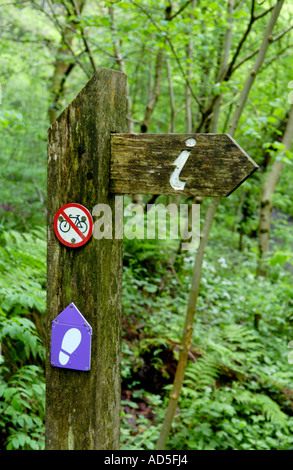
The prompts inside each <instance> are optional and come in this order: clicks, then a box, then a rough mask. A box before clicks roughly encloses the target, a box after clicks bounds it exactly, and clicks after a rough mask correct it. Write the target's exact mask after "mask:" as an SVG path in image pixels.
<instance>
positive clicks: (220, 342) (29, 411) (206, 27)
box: [0, 0, 293, 450]
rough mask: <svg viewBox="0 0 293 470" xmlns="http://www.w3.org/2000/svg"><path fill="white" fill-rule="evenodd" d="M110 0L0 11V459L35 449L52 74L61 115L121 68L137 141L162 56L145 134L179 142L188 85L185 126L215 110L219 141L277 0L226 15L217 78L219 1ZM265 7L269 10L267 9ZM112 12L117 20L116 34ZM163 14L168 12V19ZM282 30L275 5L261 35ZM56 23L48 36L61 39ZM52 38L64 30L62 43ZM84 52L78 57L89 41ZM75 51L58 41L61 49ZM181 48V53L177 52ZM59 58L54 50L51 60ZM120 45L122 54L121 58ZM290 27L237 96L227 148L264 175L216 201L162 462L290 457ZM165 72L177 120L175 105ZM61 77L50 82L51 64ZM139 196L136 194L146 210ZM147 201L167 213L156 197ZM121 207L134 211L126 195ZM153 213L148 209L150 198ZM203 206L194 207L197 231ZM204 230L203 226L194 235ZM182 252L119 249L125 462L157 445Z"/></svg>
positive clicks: (175, 335) (157, 247) (186, 256)
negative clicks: (276, 168)
mask: <svg viewBox="0 0 293 470" xmlns="http://www.w3.org/2000/svg"><path fill="white" fill-rule="evenodd" d="M192 3H193V2H184V1H181V0H174V1H172V2H158V1H155V0H150V1H147V2H146V1H145V2H141V1H139V0H138V1H136V2H132V1H131V2H130V1H129V0H123V1H120V2H92V1H91V0H88V1H87V2H85V7H84V8H83V10H82V12H81V14H80V15H79V14H76V12H74V10H73V8H72V5H73V3H72V2H61V1H57V2H50V3H47V2H31V1H28V2H21V3H19V2H18V3H16V4H13V3H11V2H8V3H7V2H6V3H5V2H4V4H3V5H2V6H1V26H2V34H1V43H0V160H1V165H0V345H1V351H0V353H1V354H0V358H1V361H0V449H8V450H13V449H26V450H28V449H33V450H37V449H43V448H44V388H45V385H44V383H45V381H44V356H45V351H44V345H43V339H44V336H45V334H44V333H45V332H44V318H45V311H46V297H45V288H46V242H45V238H46V234H45V223H46V221H45V219H46V131H47V128H48V127H49V124H50V123H49V115H48V109H49V108H51V106H52V104H53V103H52V99H53V98H52V94H54V93H53V88H54V80H52V79H54V78H55V79H56V78H61V80H62V87H61V89H60V90H59V91H60V96H59V102H58V103H57V111H58V112H59V111H61V110H62V109H63V108H64V107H65V106H66V105H67V104H68V103H69V102H70V101H71V99H73V98H74V97H75V96H76V92H77V91H78V90H80V89H81V88H82V87H83V85H84V84H85V83H86V81H87V80H88V77H89V76H90V75H91V74H92V73H93V68H92V67H91V60H90V59H91V57H90V56H89V54H88V48H90V51H91V54H92V57H94V59H95V62H96V64H97V65H98V66H99V67H100V66H102V67H103V66H104V67H108V68H113V69H116V70H118V69H119V70H120V69H121V64H122V61H124V65H125V68H126V72H127V76H128V84H129V90H130V98H131V99H130V101H131V109H130V110H129V112H130V113H131V118H132V124H133V126H134V132H140V131H141V123H142V121H143V119H144V116H145V112H146V109H147V106H148V103H149V102H151V100H150V97H151V91H152V89H153V86H154V82H155V79H156V58H157V54H158V51H163V53H164V61H163V69H162V71H161V72H162V74H161V82H160V90H159V96H158V101H157V105H156V106H155V108H154V109H153V112H152V118H151V122H150V123H149V127H148V131H149V132H154V133H164V132H170V129H171V126H170V122H171V117H172V116H173V115H174V129H173V131H174V132H176V133H185V132H186V108H187V105H186V103H187V102H186V92H187V89H188V87H187V86H186V79H187V78H188V81H189V84H190V86H191V87H192V104H191V112H192V120H193V122H192V128H193V129H195V128H196V127H197V126H198V124H199V122H200V121H201V119H202V118H203V114H206V116H205V117H206V118H207V120H206V121H205V123H204V125H203V126H202V128H201V129H200V132H210V130H211V118H212V117H213V115H214V108H210V109H209V108H208V107H209V104H210V102H211V100H213V99H215V98H216V97H218V96H220V97H221V109H220V117H219V123H218V131H219V132H228V128H229V127H228V126H229V122H230V118H231V116H232V114H233V112H234V109H235V107H236V106H237V100H238V97H239V95H240V92H241V90H242V87H243V83H244V81H245V79H246V77H247V75H248V73H250V71H251V66H252V64H253V61H254V58H255V56H251V57H250V58H249V55H250V54H251V53H253V52H254V51H257V49H258V48H259V46H260V43H261V39H262V35H263V31H264V29H265V26H266V24H267V22H268V19H269V16H270V12H269V13H268V14H265V13H266V9H269V8H270V7H271V6H272V5H273V3H274V2H261V3H258V2H255V12H254V14H255V17H258V16H259V18H258V19H257V20H255V21H254V22H253V25H252V28H251V30H250V32H249V34H247V36H246V38H245V41H244V43H243V47H240V49H238V48H239V46H240V45H241V41H242V39H243V38H244V37H245V35H246V31H247V26H248V24H249V22H250V19H251V16H250V15H251V5H250V3H249V2H237V5H238V7H237V8H236V9H235V11H234V13H233V23H232V27H233V32H232V33H233V34H232V44H231V50H230V53H229V60H231V59H232V57H234V56H235V54H237V50H239V55H238V56H237V58H236V61H235V63H234V66H235V71H233V73H232V75H231V77H229V79H228V80H225V81H221V80H220V79H219V65H220V62H221V59H222V58H223V54H224V40H225V37H226V32H227V27H229V25H230V22H229V15H228V11H227V8H226V6H227V5H226V3H227V2H210V1H207V0H202V1H201V2H197V4H196V8H193V7H192ZM267 3H269V5H267ZM108 7H112V8H113V12H114V20H115V21H114V24H113V21H112V18H111V16H110V14H109V10H108ZM168 8H169V10H170V11H169V10H168ZM291 23H292V8H291V7H290V6H289V5H287V7H285V8H283V10H282V13H281V15H280V17H279V20H278V25H277V27H276V30H275V31H274V34H273V37H274V39H275V38H276V36H277V35H278V34H282V32H284V31H286V29H287V28H288V25H290V24H291ZM60 28H61V29H60ZM62 28H65V29H66V28H67V29H68V30H70V34H72V42H70V49H71V50H69V52H68V44H67V45H66V44H64V42H63V44H62V41H63V40H64V35H63V33H62ZM84 38H86V39H87V44H85V42H84ZM70 41H71V37H70ZM191 42H192V50H193V56H192V57H189V56H188V51H190V49H189V45H190V44H191ZM60 46H61V47H60ZM117 47H118V49H119V52H120V56H119V60H118V57H117V50H116V48H117ZM291 50H292V31H291V32H290V30H288V31H287V33H286V34H284V35H282V37H281V38H280V39H279V40H276V41H272V42H271V43H270V46H269V49H268V52H267V55H266V59H265V62H264V64H263V66H262V69H261V71H260V73H259V74H258V76H257V77H256V80H255V82H254V86H253V88H252V89H251V92H250V94H249V99H248V102H247V104H246V107H245V109H244V112H243V115H242V116H241V119H240V122H239V126H238V129H237V133H236V140H237V142H239V144H240V145H241V146H242V147H243V148H244V149H245V150H246V151H247V152H248V154H249V155H251V156H252V158H253V159H254V160H255V161H256V162H257V163H258V164H259V165H260V170H259V171H258V172H256V173H255V174H254V175H253V176H252V177H251V178H249V179H248V180H247V181H246V182H245V183H244V184H243V185H242V186H241V187H240V188H238V190H237V191H235V193H233V194H232V195H231V196H230V197H229V198H227V199H225V200H223V201H222V202H221V204H220V206H219V209H218V211H217V214H216V219H215V222H214V225H213V230H212V233H211V235H210V238H209V243H208V248H207V252H206V255H205V260H204V264H203V271H202V279H201V288H200V294H199V298H198V301H197V312H196V319H195V324H194V333H193V338H192V346H191V350H190V354H189V361H188V368H187V371H186V376H185V381H184V385H183V390H182V394H181V397H180V401H179V406H178V409H177V411H176V417H175V420H174V423H173V427H172V431H171V435H170V438H169V441H168V448H169V449H205V450H207V449H235V450H236V449H239V450H240V449H241V450H243V449H244V450H246V449H261V450H267V449H284V450H285V449H286V450H291V449H293V443H292V437H291V436H292V431H293V421H292V419H293V418H292V416H293V413H292V400H293V386H292V383H293V381H292V379H293V377H292V375H293V374H292V364H290V363H289V362H288V344H289V342H290V341H292V338H293V287H292V243H293V234H292V216H293V201H292V176H293V167H292V152H291V151H288V150H285V149H284V146H283V144H282V143H281V139H282V136H283V134H284V127H285V124H286V115H287V113H288V109H289V103H288V98H289V93H290V90H291V88H290V86H289V87H288V84H289V83H290V81H292V76H293V75H292V73H293V67H292V57H291V56H292V54H291V53H290V51H291ZM167 58H168V59H169V65H170V69H171V76H172V89H173V92H174V101H175V103H174V109H171V106H170V102H171V100H170V83H169V81H168V75H167V71H166V59H167ZM60 61H61V62H62V61H65V62H68V64H71V65H72V69H70V71H69V72H68V70H67V72H68V73H65V74H64V75H63V76H62V77H60V76H59V77H56V76H54V71H55V69H54V66H55V64H56V63H59V62H60ZM276 159H277V160H281V161H283V162H284V168H285V171H283V172H282V174H281V178H280V180H279V182H278V186H277V189H276V191H275V194H274V199H273V204H274V210H273V213H272V230H271V234H270V235H271V236H270V240H271V243H270V251H269V253H268V263H269V267H270V269H269V276H268V277H267V278H266V279H265V278H257V277H256V275H255V273H256V266H257V257H258V248H257V236H258V223H259V221H258V218H259V201H260V197H261V192H262V185H263V182H264V179H265V177H266V174H267V171H268V170H269V169H270V167H271V165H272V163H273V162H274V161H275V160H276ZM148 198H149V196H144V201H143V202H144V204H145V203H146V202H147V200H148ZM160 198H161V199H160V200H163V201H164V202H166V199H164V198H165V196H161V197H160ZM125 199H126V200H128V199H129V198H125ZM158 200H159V199H158ZM208 202H209V201H207V200H205V201H203V202H202V204H201V220H202V223H203V218H204V215H205V213H206V209H207V205H208ZM201 226H202V225H201ZM178 248H179V242H178V241H175V242H173V241H169V240H157V239H155V240H146V239H145V240H138V239H136V238H134V239H133V240H128V239H125V240H124V276H123V341H122V352H123V361H122V385H123V393H124V395H123V400H122V434H121V447H122V448H123V449H154V448H155V443H156V441H157V438H158V436H159V431H160V426H161V423H162V421H163V417H164V411H165V407H166V405H167V400H168V395H169V391H170V387H171V384H172V382H173V378H174V372H175V370H176V364H177V360H178V356H179V350H180V341H181V335H182V329H183V326H184V316H185V312H186V306H187V302H188V294H189V290H190V280H191V276H192V269H193V263H194V254H191V253H188V252H187V253H180V254H178Z"/></svg>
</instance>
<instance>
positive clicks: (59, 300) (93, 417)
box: [45, 69, 127, 450]
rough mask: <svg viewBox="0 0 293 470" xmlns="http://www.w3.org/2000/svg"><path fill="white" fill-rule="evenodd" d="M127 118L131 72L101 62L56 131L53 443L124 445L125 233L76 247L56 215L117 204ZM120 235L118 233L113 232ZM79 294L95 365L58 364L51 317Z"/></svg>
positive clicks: (51, 166)
mask: <svg viewBox="0 0 293 470" xmlns="http://www.w3.org/2000/svg"><path fill="white" fill-rule="evenodd" d="M126 128H127V126H126V75H124V74H122V73H120V72H114V71H112V70H108V69H99V70H98V71H97V72H96V73H95V75H94V76H93V77H92V78H91V80H90V81H89V82H88V83H87V84H86V86H85V87H84V88H83V89H82V90H81V92H80V93H79V94H78V95H77V96H76V98H75V99H74V100H73V101H72V103H71V104H70V105H69V106H68V107H67V108H66V109H65V110H64V111H63V112H62V114H61V115H60V116H59V117H58V119H57V120H56V122H55V123H54V124H53V125H52V126H51V127H50V129H49V131H48V255H47V257H48V259H47V266H48V267H47V315H48V323H47V360H46V384H47V385H46V423H45V424H46V449H48V450H93V449H99V450H100V449H101V450H102V449H111V450H112V449H118V448H119V432H120V400H121V390H120V359H121V289H122V287H121V286H122V240H115V239H112V240H105V239H102V240H96V239H95V238H94V237H92V238H91V240H90V241H89V242H88V243H87V244H86V245H84V246H82V247H80V248H75V249H72V248H68V247H66V246H64V245H62V244H61V243H60V242H59V241H58V239H57V238H56V236H55V233H54V230H53V219H54V216H55V214H56V212H57V211H58V209H59V208H60V207H61V206H63V205H64V204H66V203H69V202H76V203H80V204H82V205H84V206H85V207H87V208H88V210H89V211H90V212H91V213H92V210H93V207H94V206H95V205H96V204H99V203H104V204H109V205H110V207H112V208H113V207H114V196H113V195H112V194H110V192H109V167H110V134H111V133H112V132H123V131H125V130H126ZM113 238H114V237H113ZM70 302H74V303H75V305H76V306H77V308H78V309H79V310H80V311H81V313H82V314H83V316H84V317H85V318H86V320H87V321H88V322H89V324H90V325H91V326H92V329H93V334H92V357H91V370H90V371H89V372H81V371H74V370H69V369H58V368H54V367H52V366H51V364H50V337H51V322H52V320H53V319H54V318H55V317H56V316H57V315H58V314H59V313H60V312H61V311H62V310H63V309H64V308H65V307H67V305H68V304H69V303H70Z"/></svg>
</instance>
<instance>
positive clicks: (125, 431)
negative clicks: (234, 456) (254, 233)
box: [0, 230, 293, 450]
mask: <svg viewBox="0 0 293 470" xmlns="http://www.w3.org/2000/svg"><path fill="white" fill-rule="evenodd" d="M218 232H219V231H217V230H215V231H214V233H215V235H212V236H211V240H210V243H209V245H208V250H207V253H206V258H205V261H204V266H203V272H202V282H201V289H200V296H199V299H198V304H197V313H196V317H195V325H194V333H193V340H192V347H191V350H190V353H189V362H188V368H187V371H186V375H185V381H184V386H183V389H182V393H181V397H180V400H179V406H178V408H177V410H176V415H175V419H174V422H173V426H172V429H171V433H170V436H169V440H168V444H167V448H168V449H174V450H177V449H178V450H179V449H185V450H187V449H205V450H207V449H219V450H224V449H235V450H236V449H287V450H288V449H293V438H292V435H293V434H292V431H293V369H292V365H291V364H290V363H289V361H288V353H289V352H290V350H289V349H288V344H289V342H290V341H291V340H292V338H293V331H292V320H293V286H292V283H291V271H290V266H288V265H287V264H286V263H287V257H285V258H284V257H281V258H280V257H279V258H278V260H277V261H276V257H275V256H273V257H272V260H273V262H272V263H271V269H270V275H269V277H268V278H267V279H264V278H257V277H256V276H255V271H256V252H255V248H254V244H253V243H254V242H253V240H252V241H250V243H251V246H249V249H248V250H247V251H244V252H240V251H238V249H237V243H233V237H232V241H231V236H230V235H229V236H228V234H226V243H223V242H222V240H221V241H220V239H219V238H218V235H217V234H218ZM39 234H40V231H38V232H35V233H31V234H23V235H20V234H19V233H17V232H13V231H12V232H7V233H6V235H5V236H4V235H3V236H2V238H1V243H0V301H1V310H0V323H1V325H0V343H1V348H2V350H1V363H0V427H1V440H0V448H1V449H43V448H44V401H45V380H44V346H43V343H42V337H43V321H42V320H43V318H44V312H45V287H46V259H45V258H46V244H45V232H43V233H42V232H41V236H40V235H39ZM222 235H223V234H222ZM193 261H194V254H191V253H185V254H184V255H180V256H179V258H177V259H175V250H174V246H171V245H169V244H168V242H160V243H158V242H157V241H156V240H154V241H137V240H136V241H135V242H131V244H130V242H129V241H125V248H124V277H123V322H122V326H123V340H122V352H123V360H122V397H121V399H122V416H121V448H122V449H124V450H127V449H154V447H155V443H156V441H157V439H158V436H159V432H160V426H161V423H162V421H163V417H164V411H165V409H166V406H167V403H168V395H169V393H170V389H171V386H172V383H173V379H174V374H175V371H176V365H177V361H178V357H179V351H180V341H181V334H182V329H183V324H184V316H185V311H186V305H187V300H188V293H189V289H190V279H191V274H192V269H193Z"/></svg>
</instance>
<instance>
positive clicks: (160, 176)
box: [110, 134, 258, 197]
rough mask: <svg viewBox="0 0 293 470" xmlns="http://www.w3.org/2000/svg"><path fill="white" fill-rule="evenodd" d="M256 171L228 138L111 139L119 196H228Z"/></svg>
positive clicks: (126, 136)
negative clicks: (139, 194)
mask: <svg viewBox="0 0 293 470" xmlns="http://www.w3.org/2000/svg"><path fill="white" fill-rule="evenodd" d="M257 169H258V165H257V164H256V163H255V162H254V161H253V160H252V158H250V156H249V155H247V153H246V152H245V151H244V150H243V149H242V148H241V147H240V146H239V145H238V144H237V142H235V140H234V139H233V138H232V137H231V136H230V135H229V134H112V135H111V170H110V189H111V192H113V193H119V194H138V193H141V194H188V195H193V196H216V197H217V196H219V197H223V196H229V194H231V193H232V192H233V191H234V190H235V189H236V188H237V187H238V186H239V185H240V184H241V183H243V182H244V181H245V180H246V178H248V177H249V176H250V175H251V174H252V173H253V172H254V171H256V170H257Z"/></svg>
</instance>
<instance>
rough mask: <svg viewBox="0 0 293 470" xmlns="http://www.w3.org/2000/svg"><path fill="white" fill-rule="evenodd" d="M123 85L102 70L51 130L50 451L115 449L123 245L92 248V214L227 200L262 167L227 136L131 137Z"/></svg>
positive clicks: (108, 241) (120, 77)
mask: <svg viewBox="0 0 293 470" xmlns="http://www.w3.org/2000/svg"><path fill="white" fill-rule="evenodd" d="M126 85H127V84H126V75H125V74H123V73H120V72H116V71H113V70H108V69H104V68H101V69H99V70H98V71H97V72H96V73H95V74H94V76H93V77H92V78H91V79H90V80H89V82H88V83H87V84H86V85H85V87H84V88H83V89H82V90H81V91H80V93H79V94H78V95H77V96H76V98H75V99H74V100H73V101H72V102H71V103H70V104H69V106H68V107H67V108H66V109H65V110H64V111H63V112H62V113H61V115H60V116H59V117H58V118H57V120H56V122H55V123H54V124H52V126H51V127H50V129H49V131H48V191H47V194H48V204H47V208H48V221H47V223H48V255H47V261H48V262H47V312H48V331H50V334H48V339H47V348H46V350H47V360H46V449H48V450H94V449H95V450H115V449H119V435H120V400H121V377H120V362H121V293H122V245H123V241H122V239H121V238H119V239H116V238H115V236H114V233H113V236H112V238H111V237H109V236H107V237H105V238H102V239H94V240H91V243H87V241H88V240H89V238H90V237H91V235H92V225H91V217H90V214H89V212H90V211H91V210H93V208H94V207H95V206H96V205H98V204H102V205H107V206H108V207H109V208H110V210H111V213H114V212H115V211H114V208H115V194H125V193H126V194H127V193H128V194H135V193H141V194H158V195H159V194H176V195H183V194H187V195H193V196H204V197H215V196H217V197H219V196H220V197H222V196H228V195H229V194H231V193H232V192H233V191H234V190H235V189H236V188H237V187H238V186H239V185H240V184H242V183H243V182H244V181H245V179H246V178H248V177H249V176H250V175H251V174H252V173H253V172H254V171H255V170H256V169H257V168H258V166H257V165H256V163H255V162H254V161H253V160H252V159H251V158H250V157H249V155H247V154H246V152H245V151H244V150H243V149H241V147H239V145H238V144H237V143H236V142H235V140H234V139H232V137H231V136H229V135H228V134H125V130H126V127H127V101H126V96H127V93H126V88H127V87H126ZM65 182H66V184H65ZM64 201H82V203H83V204H85V206H86V207H88V209H86V208H85V207H84V206H83V205H80V204H76V203H73V204H70V203H68V204H66V205H65V206H62V204H64ZM114 225H115V224H113V226H112V230H113V232H114V228H113V227H114ZM77 247H80V249H79V250H72V249H71V248H77ZM76 305H78V308H79V309H80V311H81V312H83V314H82V316H80V315H81V314H80V315H77V317H76V318H75V319H74V317H71V316H70V310H73V311H75V309H77V308H76V307H75V306H76ZM58 312H62V313H61V314H60V315H58ZM75 313H76V311H75ZM79 313H80V312H79ZM56 315H57V317H56ZM83 315H84V317H83ZM77 318H78V320H77ZM83 318H86V319H87V320H86V321H85V323H86V325H83V326H82V325H81V323H79V322H82V321H83ZM59 320H61V321H60V322H59ZM75 320H76V321H75ZM89 325H91V327H89ZM87 328H92V330H91V329H90V334H88V335H86V333H85V332H86V330H87ZM51 330H52V333H51ZM87 333H89V332H88V331H87ZM90 339H91V345H90V343H89V341H90ZM85 340H87V341H88V342H87V343H84V342H83V341H85ZM89 357H90V361H91V364H90V370H89V369H86V367H88V368H89ZM78 360H79V362H78ZM77 362H78V367H77ZM73 366H74V367H73ZM66 369H70V370H66ZM84 370H87V371H88V373H84Z"/></svg>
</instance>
